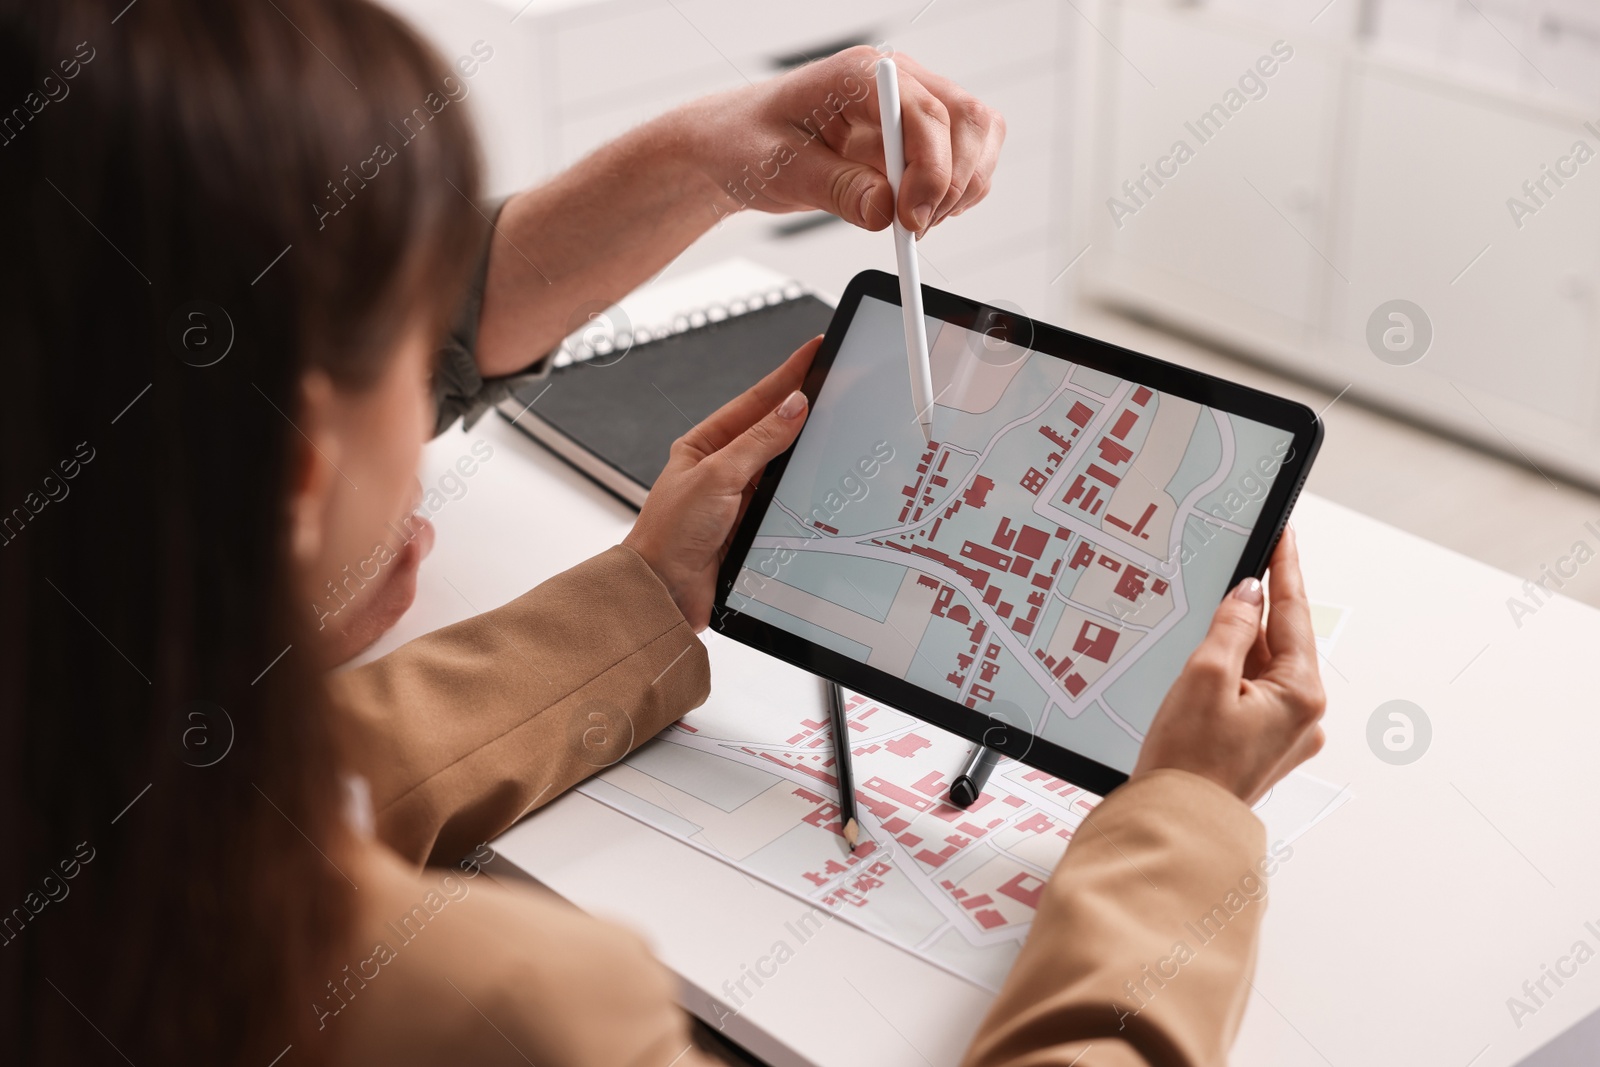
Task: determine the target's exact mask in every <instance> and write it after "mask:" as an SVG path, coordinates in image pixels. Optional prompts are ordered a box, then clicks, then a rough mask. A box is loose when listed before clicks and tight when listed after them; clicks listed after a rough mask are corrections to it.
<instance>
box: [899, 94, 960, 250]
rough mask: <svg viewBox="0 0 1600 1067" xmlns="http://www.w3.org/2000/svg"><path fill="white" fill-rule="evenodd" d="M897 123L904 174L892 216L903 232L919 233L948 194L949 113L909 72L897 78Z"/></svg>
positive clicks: (926, 225) (931, 219)
mask: <svg viewBox="0 0 1600 1067" xmlns="http://www.w3.org/2000/svg"><path fill="white" fill-rule="evenodd" d="M900 124H901V131H902V138H903V140H904V141H905V149H906V173H905V178H904V179H903V180H902V181H901V183H900V198H899V203H898V204H896V205H895V209H896V217H897V218H898V219H899V220H900V224H901V225H902V226H904V227H905V228H906V229H908V230H911V231H912V232H914V233H920V232H921V231H923V230H925V229H927V227H928V224H929V223H930V222H932V221H933V212H934V209H935V208H937V207H938V206H939V203H940V202H941V201H942V200H943V199H944V197H945V194H946V193H948V192H949V191H950V147H951V141H950V112H949V109H947V108H946V107H945V105H944V102H943V101H942V100H940V99H939V98H938V97H937V96H935V95H933V93H931V92H930V91H929V90H928V88H927V87H926V86H924V85H923V84H922V83H921V82H919V81H918V80H917V79H916V78H915V77H912V76H910V75H909V73H907V74H905V75H904V76H902V77H901V78H900Z"/></svg>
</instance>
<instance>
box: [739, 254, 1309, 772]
mask: <svg viewBox="0 0 1600 1067" xmlns="http://www.w3.org/2000/svg"><path fill="white" fill-rule="evenodd" d="M923 293H924V299H925V312H926V315H927V325H928V341H929V350H930V362H931V366H932V370H933V384H934V394H935V408H934V418H933V431H934V432H933V436H934V440H933V441H932V442H931V443H929V442H926V441H925V440H924V439H923V435H922V431H921V428H920V427H919V425H918V422H917V417H916V412H915V411H914V409H913V407H912V401H911V393H910V383H909V376H908V374H907V369H906V356H905V333H904V327H903V320H902V318H901V313H900V299H899V288H898V283H897V282H896V280H895V278H894V276H893V275H889V274H885V273H883V272H881V271H866V272H864V273H862V274H858V275H857V276H856V277H855V278H854V279H853V280H852V281H851V283H850V286H849V288H848V289H847V290H846V291H845V294H844V297H843V299H842V300H841V301H840V303H839V307H838V309H837V311H836V312H835V314H834V317H833V320H832V322H831V323H830V325H829V327H828V332H827V335H826V336H825V338H824V340H823V343H822V347H821V349H820V350H819V351H818V353H817V356H816V360H815V362H814V363H813V364H812V367H811V370H810V373H809V374H808V376H807V378H806V382H805V386H804V389H805V393H806V396H807V398H808V399H809V400H810V402H811V413H810V416H809V418H808V419H807V421H806V425H805V428H804V429H803V430H802V431H801V434H800V437H799V439H798V440H797V441H796V442H795V443H794V445H793V446H792V447H791V448H790V449H789V451H788V452H786V453H784V455H782V456H780V457H779V458H778V459H776V460H774V461H773V462H772V463H770V464H768V466H767V469H766V471H765V473H764V475H763V477H762V479H761V481H760V483H759V484H758V485H757V487H756V491H755V494H754V496H753V498H752V500H751V503H750V507H749V509H748V510H747V512H746V514H745V516H744V518H743V520H742V521H741V523H740V525H739V527H738V529H737V530H736V531H735V532H734V536H733V539H732V541H731V543H730V546H729V551H728V555H727V558H726V560H725V562H724V563H723V566H722V569H721V572H720V574H719V575H718V585H717V600H716V609H715V610H714V612H713V615H712V625H713V626H714V627H715V629H717V630H718V631H719V632H720V633H723V634H725V635H727V636H729V637H731V638H733V639H735V640H738V641H741V642H744V643H746V644H749V645H753V646H754V647H756V648H759V649H761V650H763V651H765V652H768V653H770V654H771V655H773V656H776V657H778V658H779V659H783V660H786V661H788V662H790V663H793V664H795V665H797V666H800V667H804V668H806V669H807V670H811V671H813V672H815V673H816V674H819V675H822V676H824V677H827V678H831V679H833V680H835V681H837V682H839V683H840V684H842V685H844V686H846V687H848V688H850V689H852V690H854V691H855V692H857V693H860V694H862V695H864V696H866V697H869V698H871V699H873V700H876V701H880V702H882V703H884V704H887V705H889V706H891V707H894V708H897V709H899V710H901V711H904V712H906V713H907V714H910V715H913V716H916V717H917V718H920V719H923V720H925V721H927V722H929V723H932V724H934V725H936V726H939V727H942V728H943V729H946V730H949V731H951V732H953V733H956V734H959V735H961V736H963V737H965V738H967V739H968V740H970V741H974V742H981V743H983V744H986V745H988V746H990V747H991V748H994V749H996V750H998V751H1000V752H1002V753H1003V754H1005V755H1008V756H1012V757H1015V758H1016V759H1018V760H1021V761H1022V762H1024V763H1026V764H1028V765H1030V766H1032V767H1035V768H1037V769H1039V770H1042V771H1045V772H1046V773H1048V774H1050V775H1052V776H1055V777H1058V778H1062V779H1065V780H1066V781H1069V782H1072V783H1074V784H1076V785H1079V786H1082V787H1083V788H1085V789H1088V790H1091V791H1093V792H1096V793H1100V794H1104V793H1106V792H1109V791H1110V790H1111V789H1114V788H1115V787H1116V786H1118V785H1120V784H1122V783H1123V782H1124V781H1126V780H1127V777H1128V774H1129V773H1130V772H1131V771H1132V769H1133V766H1134V762H1135V760H1136V759H1137V758H1138V754H1139V746H1140V744H1141V743H1142V741H1143V739H1144V735H1145V731H1146V730H1147V729H1148V728H1149V726H1150V722H1151V720H1152V719H1153V718H1154V716H1155V713H1156V709H1157V708H1158V707H1159V706H1160V704H1161V701H1162V698H1163V697H1164V696H1165V695H1166V692H1167V689H1168V688H1169V687H1170V686H1171V684H1172V682H1173V680H1174V679H1175V678H1176V677H1177V676H1178V673H1179V671H1180V670H1181V669H1182V667H1183V664H1184V661H1185V660H1187V659H1188V657H1189V655H1190V653H1192V652H1193V651H1194V649H1195V648H1196V647H1197V646H1198V645H1199V643H1200V641H1201V639H1202V638H1203V637H1204V635H1205V632H1206V629H1207V627H1208V626H1209V625H1210V622H1211V616H1212V613H1213V612H1214V611H1215V609H1216V606H1217V604H1218V603H1219V602H1220V601H1221V598H1222V597H1223V596H1224V595H1225V594H1226V593H1227V592H1228V591H1229V590H1230V589H1231V588H1232V587H1233V586H1234V585H1236V584H1237V583H1238V582H1240V581H1242V580H1243V579H1244V578H1246V577H1247V576H1251V575H1254V576H1257V577H1260V576H1261V574H1262V573H1263V571H1264V570H1265V568H1266V563H1267V560H1268V558H1269V556H1270V555H1271V552H1272V549H1273V546H1274V545H1275V544H1276V543H1277V539H1278V535H1279V533H1280V532H1281V531H1282V529H1283V524H1284V523H1285V522H1286V521H1287V520H1288V517H1289V511H1290V509H1291V508H1292V507H1293V505H1294V500H1295V497H1296V496H1298V495H1299V492H1300V488H1301V486H1302V485H1303V484H1304V482H1305V478H1306V474H1307V473H1308V471H1309V470H1310V467H1311V462H1312V459H1313V458H1314V457H1315V455H1316V452H1317V448H1318V446H1319V445H1320V443H1321V440H1322V424H1321V422H1320V420H1319V419H1318V418H1317V417H1316V416H1315V415H1314V414H1313V413H1312V411H1311V410H1310V409H1309V408H1307V407H1305V406H1304V405H1302V404H1297V403H1293V402H1291V401H1288V400H1284V399H1282V398H1280V397H1275V396H1271V395H1269V394H1267V393H1263V392H1259V391H1257V390H1254V389H1249V388H1246V387H1244V386H1240V385H1235V384H1233V383H1230V382H1226V381H1223V380H1221V379H1219V378H1214V377H1211V376H1210V375H1206V374H1201V373H1198V372H1196V371H1191V370H1187V369H1185V368H1183V367H1179V366H1176V365H1174V364H1171V363H1167V362H1164V361H1162V360H1158V359H1154V358H1152V357H1150V356H1144V355H1140V354H1138V353H1136V352H1131V351H1128V350H1127V349H1123V348H1118V347H1116V346H1115V345H1109V344H1106V343H1104V342H1101V341H1096V340H1094V339H1093V338H1089V337H1084V336H1082V335H1080V334H1076V333H1072V332H1071V331H1069V330H1064V329H1060V328H1058V327H1054V326H1050V325H1047V324H1045V323H1042V322H1038V321H1035V320H1033V319H1030V318H1028V317H1026V316H1024V315H1021V314H1019V313H1016V312H1012V311H1009V310H1006V309H1003V308H997V307H992V306H988V305H985V304H981V303H978V302H975V301H972V300H968V299H966V298H964V297H960V296H956V295H953V294H951V293H946V292H942V291H941V290H938V289H934V288H932V287H927V286H925V287H924V289H923ZM952 773H954V769H952Z"/></svg>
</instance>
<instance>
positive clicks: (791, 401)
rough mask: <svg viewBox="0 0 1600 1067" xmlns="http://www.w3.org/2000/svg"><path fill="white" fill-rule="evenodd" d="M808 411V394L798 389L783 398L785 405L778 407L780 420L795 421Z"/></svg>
mask: <svg viewBox="0 0 1600 1067" xmlns="http://www.w3.org/2000/svg"><path fill="white" fill-rule="evenodd" d="M805 409H806V394H804V393H802V392H801V391H800V390H798V389H796V390H795V391H794V392H792V393H790V394H789V395H788V396H786V397H784V398H783V403H782V404H779V405H778V418H780V419H793V418H797V417H798V416H799V414H800V413H801V412H802V411H804V410H805Z"/></svg>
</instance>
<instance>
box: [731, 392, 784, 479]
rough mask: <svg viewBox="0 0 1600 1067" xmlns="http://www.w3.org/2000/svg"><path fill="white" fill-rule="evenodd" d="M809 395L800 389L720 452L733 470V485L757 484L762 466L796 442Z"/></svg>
mask: <svg viewBox="0 0 1600 1067" xmlns="http://www.w3.org/2000/svg"><path fill="white" fill-rule="evenodd" d="M805 415H806V395H805V394H804V393H802V392H800V390H798V389H796V390H795V391H794V392H792V393H790V394H789V395H788V396H786V397H785V398H784V399H783V402H782V403H781V404H779V405H778V406H777V407H776V408H774V409H773V410H772V411H770V412H768V413H767V414H766V416H764V417H763V418H762V419H761V420H760V421H758V422H757V423H755V425H753V426H751V427H750V428H749V429H748V430H746V431H745V432H744V433H742V434H740V435H739V436H738V437H735V438H734V439H733V440H732V441H729V442H728V444H727V446H726V447H724V448H722V449H721V450H720V451H718V452H717V456H718V458H719V459H722V460H725V461H726V462H725V464H723V466H724V468H725V469H726V470H728V471H729V472H730V473H731V474H732V484H731V485H729V486H728V488H730V489H734V490H738V491H741V492H742V491H743V490H744V489H746V488H748V487H749V486H751V485H753V484H754V483H755V481H756V478H757V477H758V476H759V475H760V473H761V469H762V468H763V467H765V466H766V465H767V463H768V462H770V461H771V460H773V459H775V458H776V457H777V456H778V455H779V454H780V453H782V452H783V450H784V449H786V448H788V447H789V446H790V445H792V444H794V439H795V438H796V437H798V436H800V428H801V427H802V426H804V425H805V422H806V419H805Z"/></svg>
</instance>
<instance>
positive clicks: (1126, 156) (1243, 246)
mask: <svg viewBox="0 0 1600 1067" xmlns="http://www.w3.org/2000/svg"><path fill="white" fill-rule="evenodd" d="M1117 29H1118V31H1119V32H1118V41H1119V42H1121V45H1120V47H1121V48H1122V51H1123V52H1124V53H1125V59H1124V60H1123V61H1120V62H1117V61H1110V60H1107V61H1106V62H1105V64H1104V72H1103V76H1104V79H1105V80H1104V82H1103V84H1104V85H1105V86H1106V88H1105V91H1104V95H1103V96H1102V100H1101V106H1102V107H1105V106H1106V102H1107V101H1108V100H1111V101H1115V103H1114V109H1113V111H1112V114H1113V115H1114V118H1113V119H1112V121H1110V122H1108V123H1107V124H1106V125H1107V129H1106V132H1105V138H1104V141H1103V144H1104V149H1103V151H1102V152H1101V153H1099V154H1098V155H1097V164H1098V165H1097V166H1096V168H1095V171H1094V177H1093V178H1092V179H1091V184H1090V187H1089V188H1087V189H1086V190H1085V191H1084V193H1085V200H1086V201H1087V203H1086V208H1085V210H1086V211H1088V212H1089V213H1090V217H1091V220H1092V224H1093V229H1092V231H1091V232H1092V233H1093V234H1094V237H1093V240H1094V241H1095V243H1096V244H1097V246H1098V247H1099V248H1100V250H1101V255H1099V256H1097V257H1096V258H1095V260H1094V263H1095V264H1096V266H1097V267H1099V269H1100V270H1101V271H1102V273H1101V274H1100V277H1099V278H1098V282H1099V284H1100V286H1101V287H1103V288H1104V289H1107V290H1110V291H1112V292H1113V293H1121V292H1131V293H1143V294H1160V297H1159V298H1160V300H1161V301H1162V302H1163V303H1165V304H1168V305H1171V306H1173V307H1174V308H1175V309H1182V311H1183V313H1184V314H1185V315H1186V316H1187V317H1189V318H1191V319H1193V320H1194V322H1195V323H1197V324H1201V325H1203V326H1204V327H1205V328H1207V329H1209V330H1211V331H1214V332H1218V333H1223V334H1226V335H1228V336H1229V338H1230V339H1231V340H1233V341H1234V342H1235V343H1240V344H1244V345H1246V346H1248V347H1251V348H1276V347H1281V346H1299V345H1303V344H1305V343H1306V342H1307V341H1308V340H1309V339H1310V336H1311V334H1310V331H1311V330H1312V329H1313V328H1314V327H1315V325H1316V323H1317V306H1318V302H1319V295H1320V293H1321V292H1322V290H1323V287H1324V286H1325V284H1326V277H1327V276H1328V275H1329V274H1336V272H1337V268H1336V267H1334V266H1333V265H1332V263H1331V261H1330V260H1329V259H1328V258H1327V251H1326V250H1327V249H1328V247H1329V242H1330V236H1329V220H1330V209H1331V206H1332V203H1331V201H1332V191H1331V178H1332V170H1333V167H1332V162H1333V161H1332V153H1333V144H1334V140H1333V136H1332V131H1333V126H1334V119H1335V114H1334V108H1335V101H1336V93H1337V88H1338V75H1339V71H1338V65H1337V63H1336V62H1335V61H1334V60H1333V59H1332V58H1330V55H1329V53H1328V52H1327V51H1326V50H1325V49H1323V48H1320V47H1319V46H1318V45H1316V44H1315V42H1313V43H1310V44H1307V43H1305V42H1303V41H1302V42H1298V43H1290V42H1288V41H1285V40H1283V39H1282V38H1279V37H1277V36H1275V35H1274V34H1273V33H1272V32H1270V30H1267V29H1262V28H1260V27H1253V26H1248V25H1246V26H1240V25H1236V24H1232V23H1229V22H1225V21H1224V20H1216V19H1209V20H1208V19H1205V18H1203V17H1185V16H1184V15H1183V14H1182V13H1178V12H1167V11H1159V10H1145V9H1140V8H1127V9H1124V10H1123V11H1122V12H1121V18H1120V20H1119V24H1118V26H1117ZM1274 49H1276V51H1274ZM1258 64H1259V67H1258ZM1268 70H1270V71H1271V72H1272V73H1271V74H1270V75H1266V74H1263V73H1262V72H1263V71H1268ZM1191 153H1192V154H1191Z"/></svg>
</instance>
